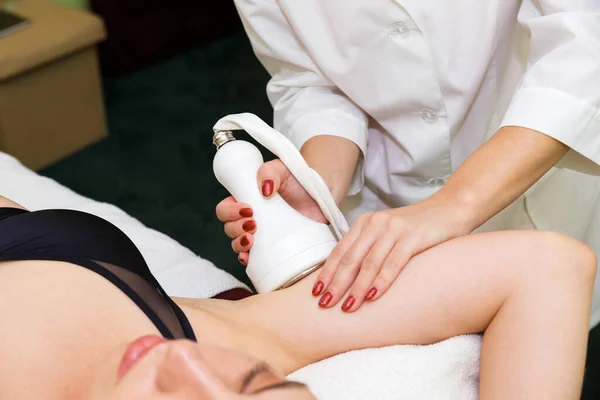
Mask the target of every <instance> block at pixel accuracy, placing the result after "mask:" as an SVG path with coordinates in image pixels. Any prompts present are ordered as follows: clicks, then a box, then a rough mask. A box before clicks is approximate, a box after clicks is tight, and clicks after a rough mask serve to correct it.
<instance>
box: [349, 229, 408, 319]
mask: <svg viewBox="0 0 600 400" xmlns="http://www.w3.org/2000/svg"><path fill="white" fill-rule="evenodd" d="M395 244H396V241H395V240H394V239H393V238H392V237H390V236H385V235H383V236H382V237H381V238H380V239H379V240H378V241H377V242H375V244H374V245H373V247H371V250H369V252H368V253H367V255H366V256H365V258H364V260H363V261H362V266H361V267H360V272H359V273H358V276H357V277H356V279H355V280H354V283H352V286H351V287H350V290H349V291H348V296H346V299H345V301H344V304H346V305H347V307H345V308H344V311H346V312H353V311H356V310H358V309H359V308H360V306H361V305H362V304H363V303H364V302H365V301H372V300H374V299H375V296H377V297H379V296H381V294H383V293H384V292H385V290H387V288H389V285H387V286H385V285H384V284H383V282H379V283H378V284H374V282H375V279H376V278H377V277H378V276H380V275H381V273H382V271H383V266H384V265H386V264H385V263H386V260H387V259H388V258H389V257H390V256H391V254H390V253H391V252H392V250H393V249H394V245H395ZM398 247H399V248H402V246H400V245H399V246H398ZM394 266H398V273H399V272H400V269H401V268H400V266H399V265H394ZM390 267H391V266H390ZM396 276H397V275H396ZM394 279H395V277H394ZM392 282H393V281H392ZM351 297H352V298H354V301H351V300H349V299H350V298H351ZM350 303H352V304H350Z"/></svg>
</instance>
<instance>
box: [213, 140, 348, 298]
mask: <svg viewBox="0 0 600 400" xmlns="http://www.w3.org/2000/svg"><path fill="white" fill-rule="evenodd" d="M213 142H214V143H215V145H216V146H217V153H216V154H215V158H214V160H213V170H214V173H215V176H216V178H217V180H218V181H219V182H220V183H221V184H222V185H223V186H224V187H225V188H226V189H227V190H228V191H229V193H231V195H232V196H233V197H234V198H235V200H236V201H238V202H241V203H246V204H249V205H250V206H251V207H252V210H253V218H254V220H255V221H256V227H257V229H256V233H255V234H254V244H253V245H252V248H251V249H250V258H249V260H248V266H247V268H246V273H247V275H248V277H249V278H250V280H251V281H252V283H253V285H254V287H255V288H256V290H257V291H258V292H259V293H264V292H270V291H274V290H277V289H281V288H284V287H288V286H291V285H292V284H294V283H295V282H297V281H299V280H300V279H302V278H303V277H304V276H306V275H308V274H310V273H311V272H313V271H314V270H316V269H318V268H319V267H320V266H321V265H323V263H324V262H325V260H326V259H327V257H328V256H329V254H330V253H331V250H333V248H334V247H335V245H336V244H337V240H336V238H335V236H334V235H333V233H332V232H331V230H330V229H329V226H328V225H326V224H323V223H319V222H316V221H314V220H312V219H310V218H308V217H305V216H304V215H302V214H300V213H299V212H297V211H296V210H294V209H293V208H292V207H290V206H289V205H288V204H287V203H286V202H285V200H283V199H282V198H281V196H280V195H279V194H278V193H275V194H273V195H272V196H271V197H269V198H265V197H264V196H263V195H262V193H261V192H260V190H259V183H258V182H257V172H258V169H259V167H260V166H261V165H262V164H263V163H264V160H263V157H262V155H261V153H260V151H259V150H258V149H257V148H256V146H254V145H253V144H252V143H250V142H247V141H242V140H236V139H235V138H234V136H233V134H232V133H231V132H230V131H216V132H215V135H214V136H213Z"/></svg>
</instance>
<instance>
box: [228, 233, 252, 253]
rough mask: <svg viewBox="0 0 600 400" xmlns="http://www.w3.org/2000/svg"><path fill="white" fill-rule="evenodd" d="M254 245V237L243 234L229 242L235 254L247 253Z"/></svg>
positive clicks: (249, 234)
mask: <svg viewBox="0 0 600 400" xmlns="http://www.w3.org/2000/svg"><path fill="white" fill-rule="evenodd" d="M253 243H254V235H252V234H251V233H245V234H243V235H242V236H240V237H238V238H235V239H234V240H232V241H231V248H232V249H233V251H235V252H236V253H242V252H249V251H250V248H251V247H252V244H253Z"/></svg>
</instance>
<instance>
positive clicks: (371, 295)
mask: <svg viewBox="0 0 600 400" xmlns="http://www.w3.org/2000/svg"><path fill="white" fill-rule="evenodd" d="M376 294H377V288H375V287H372V288H371V289H369V291H368V292H367V295H366V296H365V300H373V298H374V297H375V295H376Z"/></svg>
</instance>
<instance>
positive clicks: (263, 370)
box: [240, 363, 306, 394]
mask: <svg viewBox="0 0 600 400" xmlns="http://www.w3.org/2000/svg"><path fill="white" fill-rule="evenodd" d="M262 374H271V375H274V374H273V372H272V371H271V368H269V366H268V365H267V364H266V363H259V364H257V365H255V366H254V367H253V368H252V369H251V370H250V371H248V373H247V374H246V375H245V376H244V379H243V381H242V386H241V389H240V393H246V391H247V390H248V388H249V387H250V385H251V384H252V382H253V381H254V380H255V379H256V378H257V377H259V376H260V375H262ZM285 388H292V389H305V388H306V385H304V384H303V383H299V382H293V381H286V380H283V381H279V382H275V383H273V384H271V385H267V386H264V387H261V388H260V389H258V390H255V391H252V392H250V393H249V394H259V393H263V392H265V391H268V390H274V389H285Z"/></svg>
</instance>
